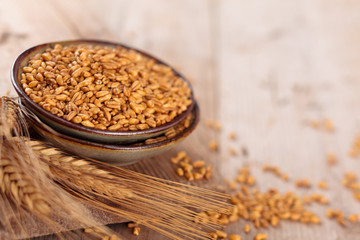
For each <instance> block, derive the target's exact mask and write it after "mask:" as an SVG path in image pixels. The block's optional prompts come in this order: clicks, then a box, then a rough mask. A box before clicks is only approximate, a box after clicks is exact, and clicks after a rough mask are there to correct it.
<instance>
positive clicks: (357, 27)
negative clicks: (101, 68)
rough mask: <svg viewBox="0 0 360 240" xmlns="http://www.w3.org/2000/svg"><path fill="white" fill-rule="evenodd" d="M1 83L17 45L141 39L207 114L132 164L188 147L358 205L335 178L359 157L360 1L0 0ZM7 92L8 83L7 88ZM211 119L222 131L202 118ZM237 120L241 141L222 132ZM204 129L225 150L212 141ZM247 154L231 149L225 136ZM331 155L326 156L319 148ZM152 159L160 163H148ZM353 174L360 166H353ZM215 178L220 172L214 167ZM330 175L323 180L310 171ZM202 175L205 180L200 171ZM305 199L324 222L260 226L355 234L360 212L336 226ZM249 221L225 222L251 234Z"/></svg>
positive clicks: (262, 184) (285, 234)
mask: <svg viewBox="0 0 360 240" xmlns="http://www.w3.org/2000/svg"><path fill="white" fill-rule="evenodd" d="M0 3H1V4H0V53H1V56H2V61H1V62H0V86H1V88H0V93H1V94H4V93H5V91H6V90H7V89H12V88H11V84H10V79H9V71H10V68H11V64H12V61H13V60H14V59H15V58H16V56H17V55H18V54H19V53H20V52H21V51H22V50H24V49H26V48H28V47H31V46H33V45H36V44H39V43H43V42H47V41H55V40H65V39H77V38H97V39H106V40H114V41H117V42H122V43H125V44H128V45H131V46H134V47H137V48H140V49H143V50H145V51H147V52H149V53H152V54H153V55H155V56H158V57H160V58H161V59H164V60H165V61H166V62H168V63H170V64H172V65H174V66H176V67H177V68H179V69H180V70H181V72H183V73H184V74H185V75H186V76H189V78H191V80H192V82H193V87H194V91H195V95H196V97H197V99H198V101H199V103H200V108H201V117H202V123H201V124H200V126H199V127H198V129H197V131H196V132H195V133H193V135H192V136H191V137H190V138H189V139H187V140H186V141H184V143H182V145H181V146H179V147H178V148H177V149H175V150H173V151H171V152H170V153H167V154H165V155H164V156H161V157H159V158H158V159H156V160H154V159H153V160H146V161H144V162H142V163H140V164H139V165H137V166H132V167H130V168H132V169H137V170H141V169H142V171H143V172H146V173H149V174H153V175H156V176H159V177H165V178H170V179H173V180H179V179H177V178H173V176H170V175H169V174H167V171H168V169H169V168H170V167H171V166H170V164H169V162H168V158H169V156H171V155H172V154H174V153H175V152H176V151H177V150H180V149H186V151H188V152H189V154H190V155H191V156H193V158H194V159H198V158H202V159H204V160H206V161H208V162H212V163H213V164H214V165H215V166H216V168H217V169H218V170H219V172H221V173H222V175H223V176H226V177H227V178H229V179H231V178H232V177H234V176H235V175H236V172H237V171H236V170H237V169H238V168H239V167H241V166H244V165H249V166H250V167H251V169H252V172H253V173H254V175H255V176H256V179H257V186H258V187H259V188H260V189H261V190H266V189H268V188H269V187H276V188H278V189H280V190H281V191H282V192H285V191H288V190H295V191H296V192H297V193H299V194H300V195H302V194H309V193H314V192H317V193H322V194H324V195H325V196H327V197H328V198H329V199H330V207H333V208H337V209H341V210H343V211H344V213H345V214H346V215H348V214H351V213H358V214H360V202H357V201H356V200H354V199H353V197H352V195H351V193H350V192H349V191H347V190H345V189H344V188H343V187H342V186H341V178H342V176H343V174H344V172H345V171H354V172H359V170H360V161H359V159H352V158H350V157H348V151H349V148H350V145H351V142H352V140H353V139H354V137H355V136H356V134H357V133H360V104H359V103H360V101H359V100H360V97H359V93H360V70H359V69H360V67H359V66H360V14H359V10H360V3H359V2H358V1H351V0H347V1H340V0H333V1H325V0H303V1H280V0H272V1H260V0H253V1H245V0H239V1H237V0H222V1H220V0H211V1H205V0H198V1H190V0H186V1H180V0H178V1H175V0H171V1H166V0H155V1H146V0H141V1H140V0H135V1H123V0H121V1H115V0H113V1H110V0H104V1H96V0H54V1H46V0H34V1H25V0H22V1H10V0H0ZM11 93H12V94H13V95H14V91H13V90H12V91H11ZM208 118H210V119H218V120H220V121H221V123H222V131H221V132H220V133H216V132H214V131H210V130H208V129H207V128H206V127H205V126H204V124H203V123H204V120H205V119H208ZM325 118H329V119H331V120H332V121H333V122H334V125H335V131H334V132H333V133H329V132H326V131H323V130H316V129H313V128H311V127H309V125H308V124H307V122H308V121H309V120H322V119H325ZM231 131H234V132H236V134H237V136H238V138H237V140H236V141H230V140H229V139H228V134H229V132H231ZM211 139H217V140H219V141H220V143H221V145H220V150H221V151H220V152H219V153H218V154H214V153H210V152H209V151H208V150H207V145H208V142H209V141H210V140H211ZM229 147H234V148H235V149H236V150H237V151H238V152H240V149H241V147H246V148H247V149H248V152H249V156H248V157H244V156H241V155H240V154H238V155H237V156H235V157H234V156H231V155H230V154H229V151H228V148H229ZM328 151H333V152H334V153H335V154H336V155H337V156H338V160H339V161H338V163H337V164H336V165H335V166H331V167H330V166H328V165H327V163H326V153H327V152H328ZM154 163H155V164H154ZM263 164H272V165H277V166H279V167H280V169H281V170H282V171H284V172H286V173H288V174H289V176H290V178H291V182H290V183H284V182H282V181H281V180H279V179H277V178H276V177H274V176H273V175H271V174H267V173H265V174H264V173H263V172H262V171H261V167H262V165H263ZM359 177H360V174H359ZM217 178H218V179H220V178H221V177H220V175H218V176H217ZM297 178H308V179H309V180H310V181H311V183H313V185H314V186H313V187H312V188H311V189H310V190H298V189H295V187H294V179H297ZM320 180H326V181H327V182H328V183H329V190H319V189H318V188H317V187H316V183H317V182H318V181H320ZM204 184H206V183H204ZM311 209H312V210H313V211H315V212H316V213H317V214H318V215H319V216H321V218H322V219H323V223H322V224H321V225H320V226H306V225H302V224H297V223H288V222H282V223H281V224H280V227H278V228H275V229H274V228H269V229H261V232H265V233H267V234H268V239H274V240H287V239H289V240H290V239H291V240H303V239H307V240H311V239H314V240H317V239H327V240H338V239H344V240H346V239H360V228H359V223H357V224H352V225H348V226H347V227H346V228H343V227H340V226H339V225H338V224H336V223H335V222H333V221H329V220H327V219H326V218H325V210H326V207H324V206H319V205H315V204H313V205H312V206H311ZM244 224H245V222H244V221H239V222H237V223H235V224H232V225H230V226H229V227H228V228H227V231H228V232H229V233H241V234H242V236H243V239H245V240H250V239H253V237H254V234H255V231H252V232H251V233H250V234H248V235H246V234H244V233H243V231H242V227H243V225H244ZM114 228H115V229H117V230H118V231H121V232H122V235H123V236H125V239H162V238H161V237H160V236H159V235H158V234H156V233H153V232H152V231H150V230H148V229H145V228H144V229H142V232H141V235H140V236H139V237H132V236H131V234H129V230H128V229H126V227H125V226H124V225H116V226H114Z"/></svg>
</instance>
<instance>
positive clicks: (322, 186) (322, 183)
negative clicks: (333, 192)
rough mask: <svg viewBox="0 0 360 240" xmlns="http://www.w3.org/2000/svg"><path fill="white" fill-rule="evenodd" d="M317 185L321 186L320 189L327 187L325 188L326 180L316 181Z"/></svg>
mask: <svg viewBox="0 0 360 240" xmlns="http://www.w3.org/2000/svg"><path fill="white" fill-rule="evenodd" d="M318 187H319V188H321V189H327V188H328V185H327V182H325V181H320V182H319V183H318Z"/></svg>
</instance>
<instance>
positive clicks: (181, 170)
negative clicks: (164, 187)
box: [176, 168, 184, 177]
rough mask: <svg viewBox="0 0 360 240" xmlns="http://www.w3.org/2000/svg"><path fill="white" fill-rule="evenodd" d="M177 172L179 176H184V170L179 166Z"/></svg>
mask: <svg viewBox="0 0 360 240" xmlns="http://www.w3.org/2000/svg"><path fill="white" fill-rule="evenodd" d="M176 173H177V175H178V176H180V177H182V176H184V170H183V169H182V168H178V169H176Z"/></svg>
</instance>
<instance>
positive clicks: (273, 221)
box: [270, 216, 279, 227]
mask: <svg viewBox="0 0 360 240" xmlns="http://www.w3.org/2000/svg"><path fill="white" fill-rule="evenodd" d="M278 223H279V218H278V217H277V216H272V217H271V219H270V224H271V225H272V226H273V227H276V226H277V225H278Z"/></svg>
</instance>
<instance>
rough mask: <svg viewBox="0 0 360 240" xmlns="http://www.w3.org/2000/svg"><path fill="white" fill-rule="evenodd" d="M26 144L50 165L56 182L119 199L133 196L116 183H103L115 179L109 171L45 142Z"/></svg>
mask: <svg viewBox="0 0 360 240" xmlns="http://www.w3.org/2000/svg"><path fill="white" fill-rule="evenodd" d="M26 143H27V144H28V145H30V146H31V148H32V149H33V151H34V153H35V154H36V156H37V157H39V158H40V159H41V160H42V161H44V162H45V163H47V164H48V165H49V167H50V170H51V173H50V174H52V176H51V177H53V178H54V179H55V180H57V181H59V182H64V181H65V182H66V183H67V184H69V183H70V184H72V186H74V187H75V188H83V190H87V191H94V192H97V193H101V194H104V195H108V196H110V195H111V196H116V197H117V198H127V197H131V196H132V193H131V191H130V190H128V189H126V188H124V187H122V186H120V185H119V184H118V183H115V181H114V184H111V183H110V184H109V182H108V181H107V182H106V181H102V179H113V176H112V175H111V174H110V173H109V172H108V171H105V170H102V169H100V168H99V167H97V166H94V165H92V164H91V163H90V162H89V161H86V160H84V159H81V158H78V157H76V156H70V155H67V154H65V153H64V152H63V151H61V150H58V149H56V148H54V147H51V146H49V145H47V144H46V143H45V142H41V141H35V140H30V141H27V142H26ZM69 176H71V178H69ZM94 176H96V177H94ZM64 178H65V179H64ZM66 178H68V179H66Z"/></svg>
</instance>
